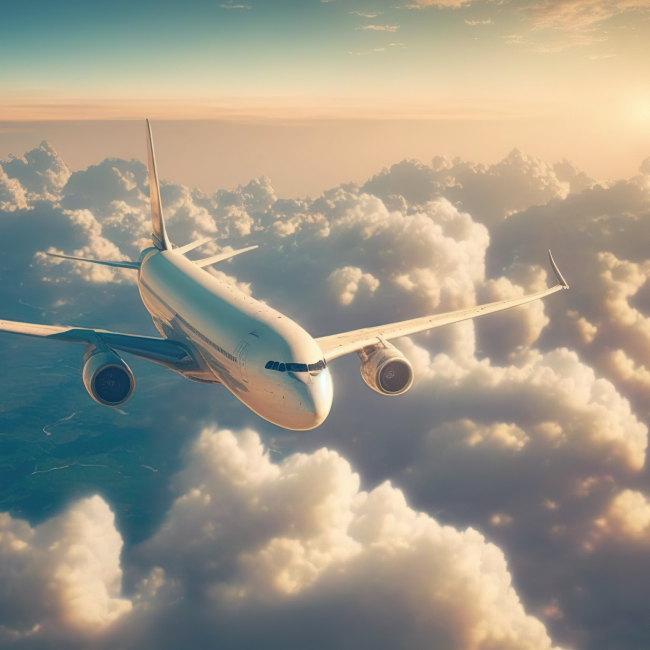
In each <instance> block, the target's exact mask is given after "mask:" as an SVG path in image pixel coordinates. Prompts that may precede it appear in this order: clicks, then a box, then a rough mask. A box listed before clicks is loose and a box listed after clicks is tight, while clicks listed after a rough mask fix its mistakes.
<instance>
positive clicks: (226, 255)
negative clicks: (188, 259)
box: [194, 246, 258, 268]
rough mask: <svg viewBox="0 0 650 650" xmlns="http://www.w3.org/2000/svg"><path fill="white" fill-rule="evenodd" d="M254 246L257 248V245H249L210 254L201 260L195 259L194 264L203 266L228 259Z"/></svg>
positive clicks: (250, 249)
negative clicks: (235, 249) (236, 249)
mask: <svg viewBox="0 0 650 650" xmlns="http://www.w3.org/2000/svg"><path fill="white" fill-rule="evenodd" d="M254 248H258V246H249V247H248V248H241V249H239V250H238V251H230V252H228V253H219V254H217V255H212V256H211V257H206V258H205V259H202V260H196V261H195V262H194V264H196V265H197V266H200V267H201V268H203V267H204V266H210V264H216V263H217V262H222V261H223V260H229V259H230V258H231V257H235V255H240V254H241V253H245V252H246V251H252V250H253V249H254Z"/></svg>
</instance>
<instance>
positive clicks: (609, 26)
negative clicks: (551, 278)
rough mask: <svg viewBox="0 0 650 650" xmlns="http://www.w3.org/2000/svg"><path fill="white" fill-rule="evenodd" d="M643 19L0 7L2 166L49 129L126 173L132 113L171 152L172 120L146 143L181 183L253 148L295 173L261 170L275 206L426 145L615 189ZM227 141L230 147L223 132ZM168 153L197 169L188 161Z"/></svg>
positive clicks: (637, 107)
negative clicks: (561, 169) (115, 160)
mask: <svg viewBox="0 0 650 650" xmlns="http://www.w3.org/2000/svg"><path fill="white" fill-rule="evenodd" d="M647 9H648V3H647V1H646V0H615V1H611V0H607V1H605V0H545V1H539V2H538V1H537V0H535V1H533V0H526V1H522V0H511V1H508V2H494V1H489V0H469V1H467V2H458V1H457V0H443V1H442V2H431V1H429V0H414V1H413V2H411V3H409V2H406V3H404V4H398V3H396V2H393V1H388V0H376V1H375V2H367V1H365V0H330V1H328V2H321V1H318V0H295V1H290V0H287V1H284V0H274V1H270V0H257V1H255V0H252V1H251V2H247V3H244V2H241V3H239V2H236V0H233V1H232V2H228V1H226V2H222V3H219V2H216V1H215V2H192V3H188V4H185V5H183V6H182V7H181V5H179V4H178V3H174V2H159V3H155V4H154V3H148V2H116V3H114V4H111V5H110V7H109V6H103V5H97V4H92V5H90V4H87V3H77V2H63V3H57V4H56V5H52V4H51V3H42V2H27V3H13V4H10V5H8V6H7V7H6V8H5V9H4V14H3V15H4V16H5V19H4V20H3V22H2V25H0V57H1V58H2V61H3V66H2V69H1V70H0V88H1V89H2V94H1V95H0V155H7V154H8V153H16V152H18V153H21V152H22V151H26V150H27V149H31V148H33V147H34V146H36V145H38V144H39V143H40V141H41V140H42V139H48V138H49V139H53V135H52V134H54V133H56V134H57V136H58V137H57V140H59V143H58V146H59V149H60V150H61V151H62V153H63V154H66V160H67V162H68V164H69V165H71V167H72V168H73V169H80V168H82V167H83V166H85V165H87V164H88V163H89V162H98V161H99V160H101V159H102V158H103V157H105V156H110V155H112V156H120V157H131V156H134V157H138V158H140V157H141V154H140V153H139V148H140V147H141V143H140V140H139V139H136V138H134V137H133V133H134V128H135V124H136V123H139V121H141V120H142V119H144V118H145V117H147V118H149V119H152V120H159V121H166V120H167V121H169V120H175V121H177V120H183V121H184V126H183V127H182V132H183V140H182V141H181V142H179V138H178V137H174V135H172V134H173V133H175V132H176V133H178V122H175V126H174V125H173V126H172V127H170V128H165V127H161V129H160V135H159V139H160V142H161V145H160V146H167V143H168V142H169V149H168V155H167V158H168V159H171V160H174V164H175V165H176V167H177V168H178V170H179V172H180V170H181V169H185V174H184V177H183V178H182V179H180V180H182V182H184V183H187V184H189V185H195V186H201V187H205V188H207V189H211V190H216V189H218V187H224V186H229V185H232V186H236V185H238V184H239V183H243V182H246V181H247V180H248V179H249V178H251V177H253V176H257V175H259V174H260V173H264V172H260V171H259V165H256V164H255V163H256V161H258V160H259V159H260V158H265V157H267V156H266V152H268V151H269V147H273V150H274V153H275V154H276V155H275V159H276V160H278V159H279V160H290V159H296V158H297V160H296V168H297V170H298V171H297V172H294V174H293V175H292V174H291V172H290V170H288V169H283V168H282V167H281V165H279V164H277V163H276V164H275V165H272V164H271V166H270V167H268V166H267V169H266V173H267V175H269V170H270V171H271V172H273V175H272V178H274V180H275V182H276V185H277V187H278V191H279V192H280V193H281V194H282V195H284V196H294V195H297V194H306V193H310V194H315V193H317V192H322V191H323V190H325V189H326V188H327V187H328V186H331V185H333V184H337V183H340V182H344V181H346V180H355V181H356V182H361V181H362V177H363V176H366V175H368V174H371V173H373V171H374V168H373V165H374V164H376V162H377V160H378V156H379V160H380V162H381V164H382V166H389V165H390V164H392V163H393V162H395V160H396V159H398V158H399V159H401V158H404V157H415V158H419V159H422V158H423V157H424V156H425V155H427V154H426V151H427V150H430V149H431V148H432V147H435V148H436V149H437V150H436V151H435V153H436V154H449V155H452V156H456V155H461V156H465V157H469V158H473V159H481V160H484V161H486V162H491V163H495V162H497V161H498V160H500V159H501V158H503V157H504V156H505V155H507V154H508V153H509V152H510V151H511V150H512V149H513V148H515V147H516V148H519V149H522V150H525V151H527V152H528V153H530V154H532V155H536V156H538V157H541V158H544V159H546V160H554V161H559V160H561V159H562V157H567V158H569V159H570V160H572V161H573V162H574V163H575V164H577V165H579V166H580V167H581V168H583V169H585V170H586V171H587V172H589V173H590V174H592V175H593V176H595V177H597V178H603V179H606V178H614V177H621V178H622V177H629V176H630V175H632V174H633V173H634V171H635V170H636V167H635V166H633V164H634V165H638V163H639V161H640V160H642V159H643V158H644V157H645V154H643V151H642V146H643V142H645V141H646V139H647V138H648V135H649V134H650V91H649V90H648V88H649V83H650V78H649V75H650V73H649V72H648V66H647V61H648V59H649V58H650V45H648V43H650V38H649V30H650V22H649V14H648V11H647ZM74 120H90V121H91V122H92V123H93V124H94V127H95V128H94V130H89V129H88V127H86V128H84V129H83V130H82V132H83V133H84V136H79V130H77V131H76V132H71V131H69V130H68V132H66V133H63V132H62V129H61V128H60V123H61V121H63V123H64V124H65V123H68V124H69V123H70V122H71V121H74ZM115 120H118V121H120V122H121V124H120V123H118V124H117V125H116V124H115V123H114V121H115ZM201 120H210V121H211V126H206V125H205V123H201V122H200V121H201ZM197 121H199V122H197ZM35 122H36V124H35ZM129 124H130V125H131V126H130V128H129ZM120 127H121V128H120ZM229 129H230V130H231V131H237V142H239V143H240V144H239V147H237V146H236V144H235V142H232V139H231V138H230V137H228V136H226V137H222V133H223V132H224V131H226V132H227V131H229ZM63 130H65V129H63ZM206 131H207V132H208V135H207V136H206ZM21 136H22V137H21ZM88 136H90V137H88ZM204 140H207V144H208V146H202V144H201V143H202V142H203V141H204ZM222 140H225V142H224V143H223V144H222V142H221V141H222ZM127 141H131V142H133V143H136V142H137V146H138V149H137V150H136V149H134V145H133V144H132V145H130V146H129V145H128V144H127ZM183 142H187V143H188V145H189V146H188V149H191V151H193V152H195V153H194V158H195V159H196V151H201V152H202V156H201V157H199V159H198V160H194V161H188V160H187V159H188V155H187V153H188V152H187V149H186V148H185V147H184V146H183ZM378 142H380V143H381V145H378V144H377V143H378ZM220 144H221V146H219V145H220ZM301 144H302V145H303V148H302V150H301ZM12 147H14V148H15V150H14V149H12ZM16 147H17V148H16ZM242 148H247V149H253V151H251V152H250V156H248V157H246V156H242V154H241V149H242ZM16 155H17V154H16ZM428 155H431V154H428ZM91 158H92V160H91ZM183 159H185V160H183ZM225 160H227V161H228V165H225V164H224V162H223V161H225ZM631 161H634V163H633V164H632V162H631ZM314 166H317V167H318V169H313V168H314ZM224 167H225V169H224ZM306 167H307V168H310V174H311V175H312V176H316V175H318V176H319V177H321V178H323V173H322V172H323V171H324V172H325V174H327V177H326V180H325V184H323V183H321V185H320V186H316V185H315V183H314V182H313V181H311V182H310V181H309V174H303V176H304V177H303V178H300V176H301V170H304V169H305V168H306ZM174 172H176V168H174ZM210 172H211V173H210ZM317 172H318V173H317ZM355 172H356V177H354V175H355ZM292 176H294V177H295V176H298V177H299V178H297V179H295V180H293V179H292ZM353 177H354V178H353Z"/></svg>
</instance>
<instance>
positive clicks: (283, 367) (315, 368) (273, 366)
mask: <svg viewBox="0 0 650 650" xmlns="http://www.w3.org/2000/svg"><path fill="white" fill-rule="evenodd" d="M264 367H265V368H266V369H267V370H278V371H279V372H319V371H320V370H323V369H324V368H325V361H324V360H323V359H321V360H320V361H318V362H317V363H280V362H279V361H269V362H268V363H267V364H266V365H265V366H264Z"/></svg>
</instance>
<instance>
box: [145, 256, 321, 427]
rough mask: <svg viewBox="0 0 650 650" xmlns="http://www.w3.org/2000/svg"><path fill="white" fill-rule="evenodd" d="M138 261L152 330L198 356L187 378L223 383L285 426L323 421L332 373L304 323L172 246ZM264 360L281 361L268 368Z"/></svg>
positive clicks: (240, 397)
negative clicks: (263, 301) (206, 270)
mask: <svg viewBox="0 0 650 650" xmlns="http://www.w3.org/2000/svg"><path fill="white" fill-rule="evenodd" d="M140 259H141V266H140V272H139V277H138V287H139V290H140V295H141V297H142V301H143V303H144V305H145V307H146V308H147V310H148V311H149V313H150V314H151V316H152V318H153V321H154V324H155V325H156V327H157V329H158V331H159V332H160V333H161V335H162V336H164V337H165V338H171V339H175V340H178V341H181V342H183V343H185V344H187V345H189V346H190V347H191V349H192V351H193V352H194V354H195V356H198V360H199V362H200V365H201V368H200V369H199V370H198V371H197V370H193V371H192V372H191V373H187V376H188V378H189V379H193V380H195V381H208V382H209V381H212V382H219V383H222V384H223V385H224V386H225V387H226V388H228V390H229V391H230V392H231V393H233V395H235V397H237V398H238V399H239V400H241V401H242V402H243V403H244V404H246V406H248V407H249V408H250V409H251V410H253V411H254V412H255V413H257V414H258V415H259V416H261V417H263V418H264V419H266V420H268V421H270V422H273V423H274V424H277V425H279V426H281V427H284V428H287V429H295V430H308V429H313V428H315V427H317V426H318V425H319V424H321V423H322V422H323V421H324V420H325V418H326V417H327V415H328V414H329V411H330V408H331V405H332V397H333V394H332V393H333V391H332V379H331V375H330V372H329V369H328V368H327V367H326V364H325V361H324V360H323V354H322V352H321V350H320V348H319V347H318V344H317V343H316V342H315V341H314V339H313V338H312V337H311V336H310V335H309V334H308V333H307V332H306V331H305V330H304V329H302V327H300V326H299V325H298V324H297V323H294V322H293V321H292V320H290V319H289V318H287V317H286V316H284V315H282V314H280V313H279V312H277V311H275V310H274V309H271V308H270V307H268V306H267V305H264V304H262V303H260V302H258V301H257V300H255V299H253V298H251V297H250V296H247V295H246V294H244V293H242V292H241V291H239V290H238V289H237V288H236V287H233V286H232V285H230V284H228V283H226V282H222V281H221V280H218V279H217V278H215V277H214V276H212V275H210V274H208V273H205V272H204V271H202V270H201V269H199V268H198V267H197V266H196V265H195V264H193V263H192V262H191V261H190V260H188V259H186V258H185V257H184V256H182V255H179V254H177V253H174V251H173V250H172V251H159V250H158V249H155V248H150V249H147V250H146V251H143V254H142V256H141V258H140ZM269 359H283V361H282V362H277V368H273V366H275V362H271V363H272V364H273V366H272V368H270V369H269V368H267V366H268V363H269V361H268V360H269ZM280 366H283V367H284V369H283V370H280ZM273 369H274V370H276V371H279V372H269V370H273Z"/></svg>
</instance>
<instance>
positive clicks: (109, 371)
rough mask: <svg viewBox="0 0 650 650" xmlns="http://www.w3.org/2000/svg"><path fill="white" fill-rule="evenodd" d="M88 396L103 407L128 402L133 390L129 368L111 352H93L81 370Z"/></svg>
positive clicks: (133, 380) (133, 382)
mask: <svg viewBox="0 0 650 650" xmlns="http://www.w3.org/2000/svg"><path fill="white" fill-rule="evenodd" d="M83 380H84V386H85V387H86V390H87V391H88V394H89V395H90V396H91V397H92V398H93V399H94V400H95V401H96V402H97V403H98V404H103V405H104V406H119V405H120V404H124V402H128V401H129V400H130V399H131V396H132V395H133V391H134V390H135V378H134V376H133V373H132V372H131V368H129V366H127V365H126V363H124V361H122V359H121V358H120V357H119V356H118V355H117V354H116V353H115V352H113V351H112V350H95V351H93V352H91V354H90V356H89V357H87V359H86V365H84V370H83Z"/></svg>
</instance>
